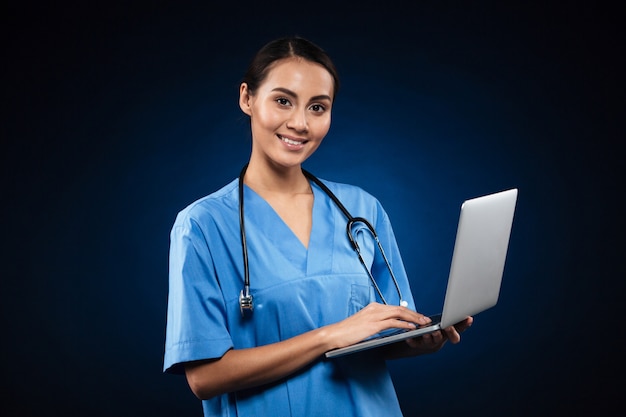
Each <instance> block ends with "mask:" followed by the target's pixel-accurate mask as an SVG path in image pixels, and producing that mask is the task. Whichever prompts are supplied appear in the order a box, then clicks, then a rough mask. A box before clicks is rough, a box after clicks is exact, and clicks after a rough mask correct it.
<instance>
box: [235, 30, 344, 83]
mask: <svg viewBox="0 0 626 417" xmlns="http://www.w3.org/2000/svg"><path fill="white" fill-rule="evenodd" d="M292 57H300V58H303V59H305V60H307V61H311V62H315V63H317V64H320V65H321V66H323V67H324V68H326V70H327V71H328V72H329V73H330V75H331V76H332V77H333V83H334V87H335V88H334V92H333V95H337V91H338V90H339V74H338V73H337V69H336V68H335V64H333V61H332V60H331V59H330V57H329V56H328V54H327V53H326V51H324V50H323V49H322V48H320V47H319V46H317V45H315V44H314V43H313V42H311V41H309V40H306V39H304V38H301V37H298V36H292V37H285V38H279V39H275V40H273V41H271V42H269V43H267V44H265V46H263V47H262V48H261V49H259V51H258V52H257V53H256V55H255V56H254V58H253V59H252V62H251V63H250V66H249V67H248V71H247V72H246V74H245V75H244V77H243V80H242V82H244V83H246V84H248V91H250V93H251V94H254V93H255V92H256V90H257V88H258V87H259V85H261V83H262V82H263V80H265V77H267V73H268V71H269V67H270V65H272V64H273V63H274V62H275V61H278V60H281V59H285V58H292Z"/></svg>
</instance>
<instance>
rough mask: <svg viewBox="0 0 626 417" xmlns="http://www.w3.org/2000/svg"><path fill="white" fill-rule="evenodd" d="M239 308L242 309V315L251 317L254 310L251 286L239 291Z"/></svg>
mask: <svg viewBox="0 0 626 417" xmlns="http://www.w3.org/2000/svg"><path fill="white" fill-rule="evenodd" d="M239 309H240V310H241V316H242V317H250V316H251V315H252V311H253V310H254V301H253V299H252V294H250V290H249V287H247V288H245V289H243V290H241V292H240V293H239Z"/></svg>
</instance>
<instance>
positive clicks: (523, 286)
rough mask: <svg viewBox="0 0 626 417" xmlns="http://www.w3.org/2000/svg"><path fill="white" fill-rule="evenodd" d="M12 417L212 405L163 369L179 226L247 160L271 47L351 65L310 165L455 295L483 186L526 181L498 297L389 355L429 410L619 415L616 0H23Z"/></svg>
mask: <svg viewBox="0 0 626 417" xmlns="http://www.w3.org/2000/svg"><path fill="white" fill-rule="evenodd" d="M5 9H7V13H3V17H2V20H3V22H4V24H3V27H4V31H5V36H4V40H5V54H4V57H5V58H4V63H3V68H4V70H5V71H6V73H7V76H6V77H5V83H4V85H5V87H4V91H5V101H4V111H3V119H4V121H3V123H2V125H3V126H2V132H3V134H2V135H3V140H2V143H3V145H2V156H1V162H2V168H1V169H2V193H1V197H0V198H1V199H2V210H3V216H2V226H3V227H2V230H3V232H4V239H3V241H4V245H3V250H2V252H1V254H2V255H1V256H2V264H1V265H2V303H0V305H1V307H0V308H1V310H0V311H1V312H2V315H1V320H2V323H1V324H2V329H3V338H2V340H3V342H2V350H1V352H2V359H3V360H2V364H1V369H2V390H1V392H2V398H1V401H0V404H1V405H0V409H3V410H6V412H5V411H3V413H2V414H3V415H11V416H34V415H43V414H46V415H58V416H70V415H81V416H87V415H88V416H200V415H201V407H200V402H199V400H197V399H196V398H195V397H194V396H193V395H192V394H191V392H190V390H189V389H188V387H187V385H186V382H185V380H184V378H183V377H177V376H172V375H164V374H162V371H161V369H162V357H163V350H164V331H165V312H166V305H167V257H168V246H169V231H170V228H171V226H172V223H173V221H174V218H175V216H176V213H177V212H178V211H179V210H181V209H182V208H184V207H185V206H186V205H187V204H189V203H190V202H192V201H193V200H195V199H197V198H200V197H202V196H204V195H206V194H209V193H210V192H212V191H214V190H216V189H218V188H219V187H221V186H222V185H224V184H225V183H227V182H228V181H231V180H232V179H234V178H235V177H236V176H237V175H238V173H239V170H240V168H241V166H242V165H243V164H244V163H245V162H246V160H247V158H248V156H249V150H250V138H249V130H248V124H247V120H246V118H245V117H244V116H243V114H242V113H241V111H240V110H239V107H238V103H237V100H238V86H239V82H240V79H241V77H242V75H243V72H244V71H245V69H246V67H247V64H248V62H249V60H250V58H251V57H252V54H253V53H254V52H255V51H256V50H257V49H258V48H259V47H260V46H262V45H263V44H264V43H265V42H267V41H269V40H271V39H273V38H275V37H277V36H282V35H291V34H297V35H302V36H304V37H307V38H309V39H311V40H313V41H314V42H316V43H318V44H319V45H321V46H322V47H324V48H325V49H326V50H327V51H328V52H329V53H330V55H331V56H332V57H333V58H334V60H335V62H336V64H337V66H338V69H339V72H340V76H341V81H342V86H341V90H340V92H339V95H338V97H337V101H336V103H335V106H334V108H333V124H332V127H331V131H330V133H329V135H328V136H327V138H326V139H325V142H324V143H323V144H322V146H321V148H320V149H319V151H318V152H317V153H316V154H315V155H314V156H313V157H312V158H311V159H310V160H309V161H308V162H307V163H306V164H305V167H306V168H307V169H308V170H310V171H312V172H313V173H315V174H316V175H317V176H319V177H321V178H325V179H329V180H333V181H339V182H347V183H352V184H356V185H359V186H362V187H363V188H365V189H366V190H368V191H369V192H370V193H372V194H373V195H375V196H376V197H377V198H378V199H379V200H380V201H381V202H382V204H383V205H384V206H385V208H386V209H387V211H388V213H389V215H390V217H391V220H392V224H393V225H394V229H395V232H396V237H397V240H398V243H399V245H400V248H401V251H402V253H403V255H404V261H405V266H406V268H407V271H408V274H409V276H410V277H411V283H412V287H413V293H414V296H415V298H416V302H417V303H418V305H419V306H420V310H421V311H423V312H425V313H434V312H437V311H438V310H439V309H440V308H441V304H442V300H443V294H444V292H445V283H446V280H447V274H448V267H449V263H450V257H451V253H452V246H453V243H454V235H455V232H456V224H457V220H458V212H459V207H460V204H461V202H462V201H463V200H464V199H466V198H471V197H475V196H478V195H482V194H487V193H490V192H494V191H500V190H503V189H506V188H511V187H517V188H519V199H518V207H517V213H516V217H515V220H514V225H513V230H512V234H511V242H510V246H509V254H508V259H507V264H506V268H505V273H504V279H503V284H502V292H501V295H500V301H499V303H498V305H497V306H496V307H494V308H493V309H491V310H489V311H486V312H484V313H482V314H480V315H479V316H477V317H476V320H475V325H474V326H473V327H472V328H471V329H470V330H469V331H467V332H466V333H464V334H463V340H462V343H461V344H459V345H456V346H452V345H446V346H445V348H444V349H443V350H442V351H441V352H439V353H437V354H434V355H429V356H424V357H418V358H412V359H405V360H402V361H397V362H392V363H391V364H390V367H391V370H392V373H393V377H394V381H395V385H396V388H397V391H398V394H399V397H400V402H401V405H402V408H403V410H404V412H405V414H406V416H407V417H411V416H418V415H419V416H457V415H481V416H505V415H506V416H526V415H552V414H555V413H561V414H563V415H565V414H567V415H609V416H612V415H614V416H618V415H619V416H621V415H624V413H625V412H626V411H625V410H624V406H623V402H621V401H620V399H621V396H622V395H623V392H622V389H621V388H620V387H623V386H624V382H625V381H624V363H623V362H624V361H623V352H624V343H623V341H622V337H621V333H622V331H621V329H620V328H619V325H620V324H621V322H622V317H623V316H622V314H623V310H624V308H623V301H622V297H623V295H624V285H623V280H624V278H625V274H624V267H623V249H624V244H623V234H624V216H623V208H622V207H623V206H622V205H620V203H621V201H622V200H623V198H622V194H623V192H624V181H623V178H624V157H623V153H622V152H621V148H622V146H619V145H623V139H624V128H623V122H624V113H623V110H624V107H623V106H624V84H623V72H624V65H623V64H624V58H623V57H624V51H623V41H619V39H621V37H622V35H623V30H622V26H621V25H622V22H623V17H624V16H623V14H622V13H620V12H618V10H617V9H615V10H614V9H612V8H610V7H609V6H607V5H606V4H603V3H602V2H600V3H593V4H592V3H584V4H583V5H576V4H575V3H571V2H568V3H564V4H558V3H550V2H548V3H546V2H543V3H541V4H539V5H533V6H531V5H528V4H527V3H526V2H519V3H517V2H483V1H477V2H460V1H457V2H453V1H438V2H434V1H418V2H394V1H391V2H385V3H384V5H383V4H376V5H374V4H372V5H366V4H359V5H354V6H352V7H348V6H341V5H337V4H330V3H325V2H315V3H306V4H303V5H299V6H298V7H295V6H294V5H293V4H292V3H284V4H283V3H280V2H276V3H274V4H273V5H272V6H271V7H270V6H269V5H264V6H263V7H262V6H261V5H256V6H248V5H245V4H239V3H238V4H235V3H234V2H233V4H222V3H220V4H214V3H212V2H197V3H195V4H194V3H186V2H177V3H174V2H171V3H165V2H153V3H151V4H150V5H146V4H141V5H140V4H139V3H132V2H128V3H122V2H120V4H115V3H112V2H107V3H98V2H96V3H76V4H71V3H64V4H62V5H47V6H41V5H38V6H35V5H28V4H22V6H19V7H18V6H5Z"/></svg>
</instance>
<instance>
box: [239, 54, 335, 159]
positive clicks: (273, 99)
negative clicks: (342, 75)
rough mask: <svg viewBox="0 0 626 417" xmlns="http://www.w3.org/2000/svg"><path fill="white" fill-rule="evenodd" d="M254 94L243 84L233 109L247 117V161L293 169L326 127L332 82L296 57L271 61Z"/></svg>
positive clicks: (321, 70) (312, 149)
mask: <svg viewBox="0 0 626 417" xmlns="http://www.w3.org/2000/svg"><path fill="white" fill-rule="evenodd" d="M270 68H271V69H270V71H269V73H268V75H267V77H266V78H265V80H264V81H263V83H262V84H261V85H260V86H259V88H258V89H257V91H255V92H254V94H251V93H250V91H248V86H247V85H246V84H245V83H243V84H242V85H241V87H240V91H239V105H240V107H241V109H242V110H243V112H244V113H246V114H247V115H249V116H250V123H251V129H252V155H251V158H250V162H251V163H252V162H253V161H254V162H255V163H258V162H263V163H269V164H272V165H274V166H277V167H283V168H291V167H299V166H300V164H302V162H304V161H305V160H306V159H307V158H308V157H309V156H311V154H313V152H315V150H316V149H317V148H318V146H319V145H320V144H321V143H322V140H323V139H324V136H326V133H327V132H328V129H329V128H330V114H331V107H332V97H333V89H334V84H333V78H332V76H331V75H330V73H329V72H328V71H327V70H326V69H325V68H324V67H323V66H321V65H319V64H316V63H312V62H310V61H306V60H304V59H298V58H288V59H283V60H280V61H276V62H275V63H273V64H272V67H270Z"/></svg>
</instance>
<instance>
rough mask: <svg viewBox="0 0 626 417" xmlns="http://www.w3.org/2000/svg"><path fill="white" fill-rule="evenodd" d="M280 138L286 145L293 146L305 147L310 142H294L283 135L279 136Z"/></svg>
mask: <svg viewBox="0 0 626 417" xmlns="http://www.w3.org/2000/svg"><path fill="white" fill-rule="evenodd" d="M278 138H279V139H280V140H282V141H283V142H285V143H286V144H288V145H293V146H297V145H304V144H305V143H307V142H308V140H293V139H289V138H286V137H284V136H281V135H278Z"/></svg>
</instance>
